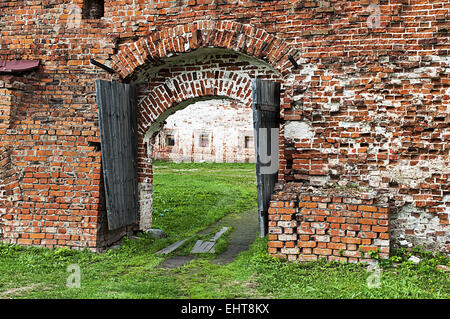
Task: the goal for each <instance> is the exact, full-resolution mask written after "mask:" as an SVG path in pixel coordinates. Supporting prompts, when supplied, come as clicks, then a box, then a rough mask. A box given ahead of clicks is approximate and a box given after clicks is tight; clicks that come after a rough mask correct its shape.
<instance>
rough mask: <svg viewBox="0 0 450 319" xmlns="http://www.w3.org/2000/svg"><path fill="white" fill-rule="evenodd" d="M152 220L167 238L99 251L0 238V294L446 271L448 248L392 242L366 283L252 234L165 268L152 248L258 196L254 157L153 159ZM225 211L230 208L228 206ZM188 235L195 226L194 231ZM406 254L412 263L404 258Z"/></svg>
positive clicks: (392, 288)
mask: <svg viewBox="0 0 450 319" xmlns="http://www.w3.org/2000/svg"><path fill="white" fill-rule="evenodd" d="M154 182H155V199H154V206H155V212H154V227H158V228H161V229H163V230H164V231H165V232H166V233H167V234H168V237H167V238H163V239H152V238H150V237H148V236H144V235H140V238H139V239H136V240H131V239H126V240H124V243H123V245H122V247H121V248H120V249H117V250H109V251H107V252H104V253H91V252H88V251H75V250H69V249H66V248H62V249H54V250H51V249H44V248H23V247H20V246H12V245H3V246H0V274H1V275H0V297H1V298H444V299H448V298H449V297H450V281H449V276H448V274H446V273H444V272H442V271H440V270H436V265H438V264H445V265H450V264H449V263H450V258H448V257H444V256H440V255H438V254H431V253H427V252H424V251H421V250H420V249H416V250H415V251H397V252H396V253H395V255H394V256H392V257H391V259H390V260H387V261H383V262H382V263H380V264H381V270H380V272H379V273H380V282H379V283H380V285H379V287H378V288H369V287H368V285H367V279H368V277H369V276H371V273H370V272H368V271H367V267H365V266H364V265H361V264H339V263H325V262H321V261H319V262H309V263H302V264H298V263H288V262H284V261H279V260H276V259H273V258H271V257H270V256H268V254H267V239H266V238H259V239H257V240H256V241H255V243H254V244H253V245H252V246H251V248H250V249H249V250H248V251H245V252H243V253H241V254H240V255H239V256H238V257H237V258H236V260H235V261H234V262H232V263H230V264H227V265H224V266H221V265H216V264H214V263H212V262H211V261H212V259H213V258H214V255H201V256H200V257H199V258H197V259H195V260H193V261H192V262H190V263H189V264H188V265H186V266H183V267H180V268H175V269H164V268H159V267H158V265H159V264H160V263H161V262H162V261H163V260H164V259H165V258H168V257H167V256H165V257H162V256H159V255H155V252H156V251H158V250H159V249H161V248H163V247H165V246H167V245H168V244H170V243H172V242H174V241H176V240H178V239H181V238H186V237H188V236H192V235H194V234H195V233H196V232H197V231H198V230H201V229H203V228H205V227H207V226H208V225H210V224H211V223H213V222H215V221H217V220H218V219H220V218H221V217H223V216H225V215H229V216H233V214H235V215H236V216H238V213H239V212H242V211H246V210H249V209H252V208H254V207H255V205H256V201H255V198H256V188H255V176H254V165H252V164H238V165H232V164H208V163H204V164H186V163H185V164H174V163H164V162H158V163H155V181H154ZM230 214H231V215H230ZM194 237H195V236H194ZM411 254H415V255H417V256H420V257H421V260H422V261H421V262H420V263H419V264H414V263H412V262H410V261H407V259H408V258H409V256H410V255H411ZM71 264H76V265H78V266H79V269H80V272H81V287H80V288H68V287H67V286H66V282H67V278H68V276H69V275H70V273H68V272H67V267H68V266H69V265H71Z"/></svg>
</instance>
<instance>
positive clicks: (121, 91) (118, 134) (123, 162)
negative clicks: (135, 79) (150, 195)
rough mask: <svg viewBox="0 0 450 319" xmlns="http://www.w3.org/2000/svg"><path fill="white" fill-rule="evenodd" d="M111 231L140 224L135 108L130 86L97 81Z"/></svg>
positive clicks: (132, 91) (114, 82) (107, 209)
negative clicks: (136, 223) (138, 222)
mask: <svg viewBox="0 0 450 319" xmlns="http://www.w3.org/2000/svg"><path fill="white" fill-rule="evenodd" d="M95 86H96V91H97V106H98V113H99V127H100V137H101V152H102V167H103V180H104V185H105V197H106V211H107V217H108V228H109V229H110V230H112V229H117V228H119V227H122V226H127V225H131V224H133V223H135V222H137V221H138V198H137V196H138V195H137V162H136V152H137V149H136V106H135V101H136V100H135V90H134V87H133V86H132V85H130V84H124V83H119V82H116V81H112V82H109V81H104V80H96V81H95Z"/></svg>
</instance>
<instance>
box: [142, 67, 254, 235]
mask: <svg viewBox="0 0 450 319" xmlns="http://www.w3.org/2000/svg"><path fill="white" fill-rule="evenodd" d="M221 98H224V99H231V100H235V101H238V102H239V103H240V104H242V105H245V107H249V108H251V103H252V98H251V79H250V77H249V76H248V75H244V74H239V73H235V72H227V71H223V70H218V71H215V72H210V71H205V72H189V73H183V74H180V75H178V76H175V77H171V78H168V79H167V80H166V81H165V82H164V83H163V84H161V85H158V86H156V87H154V88H153V89H152V90H151V91H150V92H147V94H146V95H145V97H144V98H143V99H141V100H140V101H139V103H138V159H137V160H138V179H139V184H138V188H139V196H138V197H139V216H140V226H139V227H140V229H147V228H150V227H151V225H152V211H153V199H152V194H153V165H152V159H151V153H152V151H151V150H152V147H151V144H152V142H151V138H152V135H153V134H152V133H150V134H149V131H151V132H153V133H157V132H158V131H159V129H160V128H161V127H162V123H163V122H164V120H165V119H166V118H167V117H168V116H169V115H171V114H173V113H174V112H175V111H176V110H179V109H181V108H184V107H186V106H187V105H190V104H192V103H194V102H196V101H199V100H208V99H221ZM155 127H156V128H155Z"/></svg>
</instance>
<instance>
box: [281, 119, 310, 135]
mask: <svg viewBox="0 0 450 319" xmlns="http://www.w3.org/2000/svg"><path fill="white" fill-rule="evenodd" d="M284 137H285V138H287V139H312V138H313V137H314V132H313V130H312V127H311V125H309V124H308V123H306V122H298V121H286V125H285V126H284Z"/></svg>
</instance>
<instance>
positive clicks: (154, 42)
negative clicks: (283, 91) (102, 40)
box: [112, 20, 298, 79]
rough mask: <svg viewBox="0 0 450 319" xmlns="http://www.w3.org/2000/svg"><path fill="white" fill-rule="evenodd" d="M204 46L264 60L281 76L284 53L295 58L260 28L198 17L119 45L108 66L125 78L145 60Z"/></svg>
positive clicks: (286, 67) (287, 66) (288, 66)
mask: <svg viewBox="0 0 450 319" xmlns="http://www.w3.org/2000/svg"><path fill="white" fill-rule="evenodd" d="M207 47H214V48H225V49H229V50H233V51H235V52H239V53H242V54H246V55H249V56H252V57H254V58H256V59H259V60H262V61H265V62H267V63H268V64H269V65H271V66H272V67H273V68H274V69H276V70H278V71H279V72H280V74H281V75H282V76H286V75H288V74H289V73H290V72H291V71H292V68H293V65H292V63H291V62H290V61H289V59H288V56H289V55H291V56H294V57H295V56H296V55H297V52H298V51H297V50H296V49H294V48H291V47H290V46H289V45H288V44H287V43H286V42H285V41H283V40H281V39H280V38H277V37H276V36H274V35H272V34H270V33H268V32H267V31H265V30H264V29H261V28H256V27H255V26H252V25H249V24H242V23H239V22H236V21H213V20H202V21H197V22H191V23H188V24H184V25H178V26H175V27H168V28H164V29H162V30H160V31H156V32H152V34H151V35H150V36H147V37H143V38H140V39H139V40H137V41H135V42H133V43H129V44H126V45H123V46H122V47H121V48H120V50H119V52H118V53H117V54H116V55H114V56H112V62H113V65H112V66H113V69H115V70H116V71H117V73H118V74H119V75H120V76H121V77H122V78H123V79H125V78H127V77H130V76H131V75H132V74H133V73H135V72H136V71H138V70H139V69H140V67H142V66H144V65H146V64H148V63H152V62H154V61H158V60H160V59H162V58H166V57H171V56H173V55H176V54H180V53H186V52H189V51H192V50H195V49H198V48H207Z"/></svg>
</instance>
